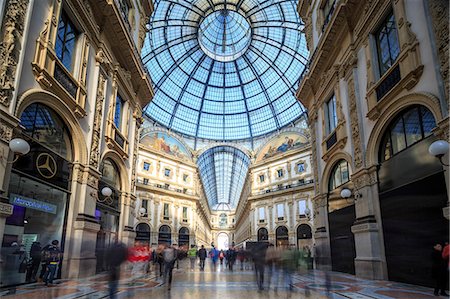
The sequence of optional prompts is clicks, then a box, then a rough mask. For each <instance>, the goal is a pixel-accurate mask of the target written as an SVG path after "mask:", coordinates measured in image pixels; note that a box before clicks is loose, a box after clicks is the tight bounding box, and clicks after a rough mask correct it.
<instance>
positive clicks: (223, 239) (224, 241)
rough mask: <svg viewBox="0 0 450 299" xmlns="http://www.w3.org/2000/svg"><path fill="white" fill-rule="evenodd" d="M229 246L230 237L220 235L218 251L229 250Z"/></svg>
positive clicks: (218, 237)
mask: <svg viewBox="0 0 450 299" xmlns="http://www.w3.org/2000/svg"><path fill="white" fill-rule="evenodd" d="M228 245H229V237H228V235H227V234H226V233H219V235H218V236H217V249H219V250H227V249H228Z"/></svg>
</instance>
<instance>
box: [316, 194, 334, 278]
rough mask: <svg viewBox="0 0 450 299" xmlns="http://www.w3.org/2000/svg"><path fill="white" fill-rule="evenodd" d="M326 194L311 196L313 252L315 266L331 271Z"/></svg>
mask: <svg viewBox="0 0 450 299" xmlns="http://www.w3.org/2000/svg"><path fill="white" fill-rule="evenodd" d="M327 204H328V203H327V195H326V194H319V195H317V196H315V197H314V198H313V205H314V219H315V227H316V231H315V232H314V239H315V241H316V247H315V250H316V252H315V253H314V256H315V261H316V268H317V269H319V270H324V271H331V251H330V237H329V233H328V211H327V210H328V209H327Z"/></svg>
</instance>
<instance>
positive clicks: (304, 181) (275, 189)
mask: <svg viewBox="0 0 450 299" xmlns="http://www.w3.org/2000/svg"><path fill="white" fill-rule="evenodd" d="M312 183H314V180H313V179H310V180H299V181H298V183H294V184H288V185H280V186H276V187H275V188H271V189H266V190H263V191H259V192H255V193H254V194H255V195H260V194H266V193H270V192H276V191H281V190H286V189H291V188H295V187H301V186H305V185H309V184H312Z"/></svg>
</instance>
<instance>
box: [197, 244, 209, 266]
mask: <svg viewBox="0 0 450 299" xmlns="http://www.w3.org/2000/svg"><path fill="white" fill-rule="evenodd" d="M207 256H208V253H207V252H206V249H205V246H203V245H202V247H201V248H200V250H199V251H198V257H199V258H200V270H201V271H205V260H206V257H207Z"/></svg>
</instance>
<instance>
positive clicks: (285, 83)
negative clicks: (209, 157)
mask: <svg viewBox="0 0 450 299" xmlns="http://www.w3.org/2000/svg"><path fill="white" fill-rule="evenodd" d="M188 4H190V5H188ZM296 6H297V1H257V0H243V1H242V0H241V1H238V0H235V1H208V0H187V1H182V2H179V1H176V2H174V1H167V0H156V1H155V10H154V13H153V15H152V18H151V20H150V23H149V27H150V31H149V34H148V35H147V37H146V40H145V43H144V48H143V50H142V59H143V62H144V64H145V65H146V67H147V68H148V70H149V73H150V74H151V76H152V81H153V84H154V89H155V97H154V99H153V101H152V102H151V103H150V104H149V105H148V106H147V107H146V108H145V113H146V115H147V116H148V117H150V118H152V119H154V120H156V121H157V122H159V123H161V124H162V125H164V126H166V127H168V128H169V129H171V130H173V131H176V132H179V133H182V134H186V135H189V136H194V137H200V138H205V139H212V140H238V139H248V138H252V137H257V136H260V135H264V134H267V133H270V132H273V131H275V130H278V129H280V128H282V127H284V126H286V125H288V124H290V123H291V122H292V121H294V120H296V119H297V118H299V117H300V116H301V115H302V114H303V113H304V112H305V110H304V108H303V106H302V105H301V104H300V103H299V102H298V101H297V100H296V98H295V94H294V93H295V90H296V89H297V86H298V84H299V81H300V78H301V76H302V73H303V71H304V70H305V65H306V64H307V62H308V60H307V59H308V56H309V53H308V50H307V47H306V40H305V36H304V34H303V31H302V30H303V27H304V25H303V22H302V21H301V19H300V17H299V16H298V14H297V12H296Z"/></svg>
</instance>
